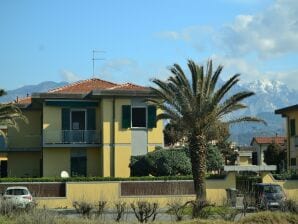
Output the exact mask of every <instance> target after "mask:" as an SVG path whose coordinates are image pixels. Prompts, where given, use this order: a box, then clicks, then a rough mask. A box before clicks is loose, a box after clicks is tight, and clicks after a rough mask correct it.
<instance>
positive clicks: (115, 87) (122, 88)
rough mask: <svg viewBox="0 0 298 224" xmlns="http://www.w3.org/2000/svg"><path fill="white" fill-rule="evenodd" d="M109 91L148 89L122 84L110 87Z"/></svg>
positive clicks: (131, 84)
mask: <svg viewBox="0 0 298 224" xmlns="http://www.w3.org/2000/svg"><path fill="white" fill-rule="evenodd" d="M109 89H111V90H112V89H117V90H149V89H150V88H148V87H144V86H139V85H136V84H133V83H129V82H128V83H124V84H121V85H117V86H114V87H111V88H109Z"/></svg>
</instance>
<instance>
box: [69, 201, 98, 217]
mask: <svg viewBox="0 0 298 224" xmlns="http://www.w3.org/2000/svg"><path fill="white" fill-rule="evenodd" d="M73 207H74V208H75V210H76V212H77V213H79V214H81V215H82V216H83V217H86V218H90V217H91V211H92V210H93V208H94V206H93V205H92V204H91V203H88V202H86V201H74V202H73Z"/></svg>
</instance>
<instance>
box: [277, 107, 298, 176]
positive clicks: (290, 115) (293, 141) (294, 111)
mask: <svg viewBox="0 0 298 224" xmlns="http://www.w3.org/2000/svg"><path fill="white" fill-rule="evenodd" d="M275 113H276V114H280V115H282V116H283V117H284V118H286V126H287V127H286V132H287V168H288V170H293V171H295V172H297V171H298V166H297V162H298V134H297V133H298V131H297V125H298V104H296V105H293V106H289V107H285V108H281V109H278V110H276V111H275Z"/></svg>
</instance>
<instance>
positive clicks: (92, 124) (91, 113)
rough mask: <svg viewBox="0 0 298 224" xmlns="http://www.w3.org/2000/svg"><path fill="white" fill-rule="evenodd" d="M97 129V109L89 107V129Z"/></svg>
mask: <svg viewBox="0 0 298 224" xmlns="http://www.w3.org/2000/svg"><path fill="white" fill-rule="evenodd" d="M95 129H96V109H95V108H89V109H87V130H95Z"/></svg>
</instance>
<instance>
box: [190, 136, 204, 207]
mask: <svg viewBox="0 0 298 224" xmlns="http://www.w3.org/2000/svg"><path fill="white" fill-rule="evenodd" d="M189 140H190V141H189V147H190V158H191V167H192V175H193V181H194V189H195V193H196V200H197V201H199V202H206V153H207V143H206V137H205V136H204V135H193V136H191V137H190V139H189Z"/></svg>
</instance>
